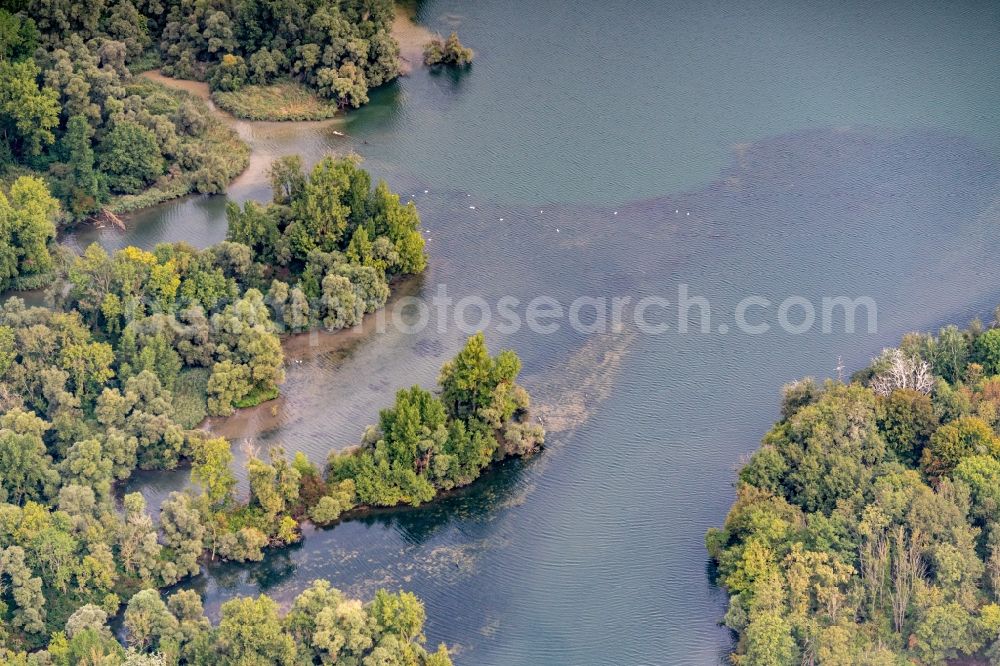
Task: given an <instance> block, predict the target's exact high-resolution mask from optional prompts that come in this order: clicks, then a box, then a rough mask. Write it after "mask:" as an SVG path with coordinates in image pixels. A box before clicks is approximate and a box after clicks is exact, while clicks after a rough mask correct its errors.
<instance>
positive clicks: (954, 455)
mask: <svg viewBox="0 0 1000 666" xmlns="http://www.w3.org/2000/svg"><path fill="white" fill-rule="evenodd" d="M982 454H987V455H993V456H1000V439H998V438H997V436H996V435H995V434H994V433H993V429H992V428H990V426H989V424H987V423H985V422H984V421H983V420H982V419H979V418H976V417H975V416H963V417H961V418H958V419H955V420H954V421H952V422H951V423H946V424H945V425H943V426H941V427H940V428H938V429H937V431H936V432H935V433H934V435H933V436H932V437H931V439H930V443H929V444H928V446H927V448H925V449H924V454H923V456H922V458H921V464H922V465H923V468H924V470H925V471H926V472H927V474H928V475H930V476H932V477H938V476H942V475H945V474H949V473H950V472H951V471H952V470H953V469H954V468H955V466H956V465H958V463H959V462H961V460H962V459H963V458H965V457H967V456H971V455H982Z"/></svg>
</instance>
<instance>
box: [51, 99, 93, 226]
mask: <svg viewBox="0 0 1000 666" xmlns="http://www.w3.org/2000/svg"><path fill="white" fill-rule="evenodd" d="M93 135H94V130H93V128H91V126H90V123H89V122H87V118H86V117H84V116H83V115H80V114H77V115H74V116H73V117H72V118H70V119H69V122H67V123H66V133H65V134H64V135H63V137H62V139H60V144H61V147H62V153H63V155H64V156H65V159H66V162H67V163H68V165H69V174H68V178H67V180H68V188H67V192H66V198H65V201H66V204H67V205H66V208H67V210H69V212H70V214H72V215H73V217H76V218H80V217H85V216H87V215H90V214H91V213H93V212H94V211H95V210H97V208H98V207H99V206H100V189H99V187H98V182H97V171H96V170H95V160H94V149H93V147H92V146H91V137H93Z"/></svg>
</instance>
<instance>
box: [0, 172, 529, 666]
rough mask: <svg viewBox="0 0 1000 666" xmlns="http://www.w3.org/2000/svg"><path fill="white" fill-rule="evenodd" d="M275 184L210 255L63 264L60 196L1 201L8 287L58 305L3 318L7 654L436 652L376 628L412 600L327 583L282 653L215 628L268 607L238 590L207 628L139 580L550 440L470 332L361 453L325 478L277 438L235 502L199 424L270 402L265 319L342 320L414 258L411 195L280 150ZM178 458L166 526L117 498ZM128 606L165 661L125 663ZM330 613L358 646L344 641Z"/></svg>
mask: <svg viewBox="0 0 1000 666" xmlns="http://www.w3.org/2000/svg"><path fill="white" fill-rule="evenodd" d="M272 178H273V186H274V193H275V195H274V201H273V202H272V203H270V204H268V205H266V206H262V205H259V204H255V203H248V204H246V205H244V206H243V207H237V206H235V205H232V206H230V208H229V218H230V219H229V223H230V227H229V237H230V240H227V241H224V242H222V243H219V244H218V245H215V246H213V247H209V248H207V249H204V250H197V249H195V248H192V247H190V246H187V245H185V244H183V243H178V244H165V245H159V246H157V247H156V248H154V249H153V250H152V251H145V250H141V249H138V248H134V247H128V248H125V249H122V250H119V251H116V252H114V253H113V254H109V253H107V252H106V251H105V250H104V249H102V248H101V247H100V246H98V245H92V246H90V247H89V248H87V250H86V251H85V252H84V253H83V254H82V256H74V255H72V254H71V253H69V252H68V251H67V250H66V249H64V248H60V247H58V246H57V245H55V244H54V243H53V241H52V236H53V233H52V232H53V229H54V226H53V219H54V218H55V217H56V216H57V215H58V208H59V204H58V202H57V201H56V200H55V199H53V198H52V197H51V196H50V195H49V194H48V192H47V190H46V188H45V185H44V183H43V182H42V181H40V180H39V179H37V178H34V177H31V176H23V177H21V178H19V179H18V180H16V181H15V183H14V185H13V186H12V187H11V189H10V193H9V196H5V197H4V198H2V199H0V220H3V221H4V223H5V224H6V226H7V230H8V233H9V234H10V235H9V237H8V240H9V245H8V246H7V247H5V251H6V255H4V257H2V260H3V263H0V265H2V266H4V267H5V269H6V271H7V278H8V282H7V283H6V286H11V285H15V284H18V282H17V280H18V279H19V278H31V277H32V276H35V275H46V276H47V278H46V279H47V280H49V281H51V282H52V288H51V289H50V290H49V296H50V298H51V299H52V307H27V306H26V305H25V304H24V303H23V302H22V301H21V300H20V299H18V298H16V297H14V298H10V299H9V300H8V301H7V302H6V303H5V304H4V305H3V307H2V308H0V621H2V627H3V628H4V630H3V631H2V632H0V663H31V664H39V665H41V664H50V663H58V664H62V663H83V662H80V661H79V655H81V654H85V653H86V654H90V651H92V650H98V651H102V652H100V654H107V655H109V656H108V657H107V658H108V660H109V661H106V662H104V661H99V662H93V663H108V664H117V663H119V661H115V660H116V659H119V657H120V658H121V659H126V658H129V659H133V661H130V662H129V663H136V664H139V663H163V664H174V663H189V664H209V663H220V664H257V663H260V664H265V663H268V664H269V663H300V662H298V661H295V659H299V658H300V657H299V656H294V655H300V656H302V658H307V659H308V661H309V663H314V660H320V662H322V661H323V660H326V661H330V660H331V659H332V660H333V661H338V663H339V662H340V661H343V663H359V664H371V665H375V664H383V663H406V664H418V665H419V664H441V663H447V662H446V661H443V659H444V657H443V656H441V655H438V656H433V655H425V654H424V653H423V652H422V650H423V648H422V647H420V646H419V644H418V643H416V642H414V639H415V638H416V637H417V636H418V634H419V630H418V629H416V628H415V627H416V626H417V625H415V624H413V623H412V622H410V624H408V625H407V626H408V627H409V628H408V629H407V630H405V631H403V630H399V631H396V630H395V629H391V628H388V629H387V628H386V626H388V625H386V624H385V622H386V620H384V619H379V617H380V614H381V613H382V612H383V611H381V610H377V609H378V608H379V604H387V605H388V607H389V608H390V609H392V610H391V611H390V610H386V611H385V612H388V613H390V614H391V613H397V612H399V613H401V612H404V611H406V608H408V607H409V606H412V605H413V604H412V603H410V601H406V600H405V599H403V597H399V596H394V595H389V596H385V597H383V598H382V601H381V602H380V601H379V598H376V601H375V602H373V605H371V606H368V607H363V606H362V605H361V604H360V603H358V602H353V601H350V600H345V599H343V598H342V597H341V596H340V595H339V594H337V593H335V592H323V594H322V595H320V596H322V597H323V598H324V599H326V601H324V602H323V603H326V604H327V605H329V606H330V608H331V609H332V610H330V611H329V612H328V613H327V614H326V615H325V616H324V614H323V612H320V611H321V610H322V608H323V606H322V604H320V605H319V606H316V608H317V609H318V610H317V614H316V616H315V619H316V621H317V622H319V618H321V617H326V619H325V620H324V622H327V623H328V624H329V625H330V626H325V627H324V628H323V629H322V632H321V633H322V635H323V636H324V637H323V638H322V639H317V638H315V637H312V634H310V633H309V632H310V631H312V630H307V629H302V628H301V627H300V626H299V621H298V620H293V619H290V618H294V617H296V616H295V615H294V614H292V613H290V614H289V615H288V616H286V617H285V618H284V619H283V620H281V621H280V622H278V621H275V623H274V624H273V627H275V628H276V629H275V632H276V633H275V634H274V636H273V641H276V643H274V644H272V643H271V642H270V641H271V638H269V639H268V643H267V645H266V646H263V645H261V646H258V647H254V648H253V650H257V651H256V652H253V651H252V650H251V651H249V652H247V653H246V654H248V655H251V656H247V657H246V658H245V659H244V657H242V656H236V657H234V656H233V655H234V654H235V655H241V654H243V653H240V652H232V650H234V649H235V648H233V647H232V643H231V641H233V640H237V639H236V638H233V637H231V636H229V634H228V633H227V632H228V631H230V630H232V631H234V632H236V633H237V634H240V635H241V636H243V638H242V639H241V640H248V641H249V640H250V638H249V636H248V635H246V634H247V632H248V631H249V629H247V627H253V626H255V625H256V624H257V620H255V619H253V618H254V616H253V615H252V613H257V612H260V613H265V612H266V613H268V614H270V615H268V617H270V616H271V615H273V614H274V613H275V612H276V611H275V610H274V609H273V604H271V602H269V601H267V600H257V601H254V602H252V603H251V602H250V601H246V600H239V601H238V602H231V605H229V606H227V609H231V612H232V613H233V618H235V619H231V620H229V621H227V612H228V611H224V613H223V621H222V624H220V626H219V627H218V628H217V629H209V628H208V627H207V625H205V623H204V622H203V620H202V619H201V613H200V609H197V608H195V606H194V605H193V602H192V600H191V599H189V598H187V597H181V598H180V600H178V601H173V600H171V601H170V602H168V604H167V609H168V610H169V613H166V612H162V611H163V608H162V607H161V605H162V602H158V601H157V600H158V599H159V597H158V596H157V595H155V594H151V593H149V592H142V590H144V589H146V590H154V589H156V588H159V587H164V586H169V585H172V584H174V583H176V582H178V581H179V580H181V579H183V578H185V577H187V576H190V575H194V574H197V573H198V572H199V571H200V562H201V561H202V560H203V559H204V558H225V559H231V560H238V561H243V560H259V559H261V558H262V557H263V549H264V548H266V547H268V546H280V545H283V544H288V543H291V542H294V541H296V540H298V539H299V538H300V536H299V524H300V521H302V520H311V521H312V522H314V523H317V524H321V525H328V524H332V523H334V522H335V521H337V520H338V519H339V518H340V517H341V516H342V514H343V513H344V512H347V511H352V510H363V509H364V508H365V507H370V506H395V505H397V504H409V505H417V504H420V503H423V502H426V501H428V500H430V499H432V498H433V497H434V496H435V494H436V493H437V492H439V491H441V490H447V489H450V488H455V487H458V486H462V485H466V484H468V483H470V482H472V481H473V480H474V479H476V478H477V477H478V476H479V475H480V473H481V472H482V470H483V469H485V468H486V467H487V466H488V465H489V464H490V463H491V462H492V461H494V460H499V459H502V458H504V457H507V456H511V455H525V454H528V453H531V452H533V451H534V450H536V449H537V448H538V447H539V446H541V444H542V441H543V437H544V435H543V432H542V430H541V428H540V427H539V426H537V425H535V424H532V423H530V421H529V420H528V407H529V402H528V397H527V394H526V392H525V391H524V390H523V389H522V388H521V387H519V386H518V385H517V384H516V379H517V375H518V373H519V371H520V361H519V360H518V358H517V356H516V355H515V354H513V353H512V352H501V353H500V354H499V355H497V356H496V357H491V356H490V354H489V353H488V351H487V349H486V345H485V341H484V339H483V337H482V335H476V336H473V337H472V338H470V339H469V341H468V343H467V344H466V346H465V347H464V349H463V350H462V351H461V352H460V353H459V354H458V355H457V356H456V357H455V359H454V360H453V361H451V362H449V363H448V364H446V365H445V366H444V367H443V368H442V371H441V376H440V380H439V383H440V389H441V392H440V396H438V395H435V394H432V393H431V392H429V391H426V390H424V389H422V388H419V387H413V388H410V389H407V390H405V391H400V393H399V394H398V395H397V397H396V402H395V404H394V405H393V406H391V407H389V408H387V409H386V410H384V411H383V412H382V414H381V416H380V419H379V424H378V425H377V426H372V427H370V428H369V429H368V430H367V431H366V432H365V434H364V436H363V438H362V439H361V443H360V445H358V446H356V447H353V448H349V449H347V450H346V451H339V450H338V451H334V453H332V454H331V456H330V459H329V461H328V462H327V464H326V465H325V466H324V467H323V468H320V467H317V466H316V465H315V464H313V463H312V462H310V461H309V460H307V459H306V458H305V456H303V455H301V454H299V455H295V456H293V457H292V459H291V460H289V459H288V457H287V456H286V454H285V451H284V450H282V449H281V448H275V449H272V450H271V451H268V452H267V456H266V457H267V460H264V459H261V458H259V457H257V455H251V457H250V459H249V461H248V463H247V472H248V479H249V489H250V492H249V497H247V498H238V497H236V495H235V485H236V483H235V476H234V475H233V471H232V469H231V464H232V453H231V451H230V443H229V442H228V441H226V440H225V439H222V438H213V437H211V435H210V434H209V433H208V432H206V431H205V430H201V429H197V428H196V426H197V425H198V424H199V423H200V422H201V421H202V420H203V418H204V417H205V415H206V414H226V413H229V412H231V411H232V410H233V409H234V408H237V407H242V406H248V405H253V404H256V403H258V402H260V401H262V400H266V399H268V398H271V397H273V396H274V395H275V394H276V393H277V390H278V386H279V385H280V384H281V382H282V381H283V378H284V358H283V354H282V347H281V342H280V338H279V333H280V332H281V331H288V332H295V331H302V330H307V329H310V328H313V327H318V326H323V327H325V328H328V329H337V328H342V327H345V326H351V325H353V324H355V323H357V322H359V321H360V320H361V318H362V317H363V316H364V314H365V313H367V312H371V311H373V310H374V309H376V308H379V307H381V306H382V305H383V304H384V303H385V302H386V299H387V297H388V295H389V281H390V280H391V279H393V278H394V277H396V276H400V275H405V274H411V273H415V272H419V271H421V270H423V268H424V266H425V265H426V257H425V254H424V244H423V239H422V236H421V233H420V229H419V224H420V219H419V216H418V214H417V212H416V209H415V208H414V206H413V204H412V203H410V204H407V205H403V204H401V203H400V201H399V197H398V196H397V195H395V194H393V193H391V192H390V191H389V189H388V187H387V186H386V185H385V184H384V183H379V184H378V185H376V186H374V187H372V184H371V180H370V177H369V175H368V174H367V172H365V171H364V170H363V169H361V168H359V166H358V164H357V161H356V160H354V159H352V158H340V159H333V158H328V159H325V160H322V161H321V162H319V163H318V164H317V165H316V166H315V167H314V168H313V169H312V170H311V171H310V172H309V173H308V174H306V173H305V172H304V171H303V169H302V167H301V164H300V162H299V160H298V159H297V158H286V159H284V160H281V161H279V162H277V163H276V164H275V165H274V167H273V169H272ZM182 464H190V466H191V479H192V482H193V488H192V490H190V491H188V492H183V493H173V494H171V495H170V496H169V497H168V498H167V499H166V500H165V501H164V502H163V504H162V506H161V507H160V521H159V526H158V527H156V526H154V522H153V520H152V518H151V517H150V515H149V514H148V512H147V506H146V503H145V501H144V499H143V497H142V496H141V495H140V494H138V493H134V494H129V495H125V496H124V498H121V509H120V510H119V509H118V508H116V500H115V496H114V488H115V486H116V484H118V483H120V482H122V481H124V480H126V479H128V478H129V477H130V476H131V475H132V474H133V472H134V471H135V470H136V469H170V468H175V467H177V466H179V465H182ZM136 594H139V595H143V596H140V597H138V598H139V600H138V601H137V600H136V596H135V595H136ZM317 594H318V593H317ZM129 598H132V601H129V602H128V610H126V616H125V626H126V628H127V629H128V636H129V641H130V645H131V647H133V648H135V649H136V650H138V651H139V652H140V653H143V655H146V656H148V655H151V654H153V653H154V652H155V653H157V655H155V656H153V657H151V658H152V659H154V660H156V659H158V660H159V661H141V660H140V661H135V659H139V658H140V657H136V656H135V655H133V656H131V657H126V656H123V653H121V651H120V650H119V648H116V647H115V646H114V645H113V644H112V643H111V642H109V640H108V636H107V631H106V629H104V619H105V618H106V617H107V616H109V615H114V614H116V613H117V612H118V611H119V610H120V608H121V606H122V604H123V603H124V602H125V601H126V600H127V599H129ZM406 599H409V597H407V598H406ZM303 603H305V602H303ZM309 603H313V602H312V601H309ZM316 603H319V602H316ZM413 603H415V602H413ZM153 607H155V608H153ZM150 608H153V610H150ZM134 609H145V610H143V611H142V612H141V613H140V611H139V610H135V612H134V613H132V614H131V615H130V611H132V610H134ZM406 612H410V611H406ZM143 613H146V614H149V613H152V616H148V615H145V614H143ZM130 617H131V618H132V620H130V619H129V618H130ZM150 617H152V619H149V618H150ZM171 617H172V618H173V619H170V618H171ZM185 622H192V623H193V625H192V626H193V627H194V628H199V627H200V629H199V630H198V631H197V632H196V631H194V629H193V628H192V630H191V631H190V632H189V631H186V630H184V629H183V627H184V626H185ZM241 623H243V624H241ZM334 625H335V626H336V627H338V629H337V631H343V632H348V633H349V634H350V635H352V636H355V634H356V636H355V637H354V638H351V639H350V640H347V639H344V640H347V642H346V643H344V642H343V641H342V640H341V639H340V638H336V636H334V635H332V634H331V633H330V632H333V631H334V629H333V628H331V627H333V626H334ZM81 627H85V628H87V629H92V631H81V630H80V628H81ZM317 631H319V630H317ZM150 632H152V633H150ZM250 633H252V632H250ZM196 634H197V635H196ZM149 636H154V638H149ZM198 636H201V637H200V638H199V637H198ZM165 637H166V638H165ZM167 639H169V640H167ZM165 640H167V642H164V641H165ZM171 641H173V642H171ZM352 641H353V642H352ZM47 645H48V650H47V651H45V650H42V651H39V650H40V649H42V648H45V646H47ZM274 645H279V646H283V647H280V652H278V653H272V652H269V650H271V649H278V648H274ZM324 646H325V647H324ZM247 649H248V650H250V648H247ZM310 650H312V651H313V652H310ZM323 650H328V651H330V652H329V653H323V652H322V651H323ZM338 650H339V651H340V652H338ZM29 653H30V654H29ZM112 653H113V654H112ZM274 654H280V655H284V656H281V657H275V656H273V655H274ZM324 654H326V656H323V655H324ZM330 654H335V655H339V656H337V657H330V656H329V655H330ZM74 655H75V656H74ZM171 655H173V656H171ZM253 655H256V656H253ZM288 655H293V656H294V659H293V657H288ZM303 655H304V656H303ZM310 655H312V656H310ZM405 655H410V656H405ZM414 655H416V656H414ZM421 655H423V656H421ZM286 657H287V659H288V660H285V659H286ZM142 658H145V657H142ZM4 659H6V660H7V661H6V662H3V660H4ZM393 659H396V660H398V661H393ZM435 659H437V661H434V660H435Z"/></svg>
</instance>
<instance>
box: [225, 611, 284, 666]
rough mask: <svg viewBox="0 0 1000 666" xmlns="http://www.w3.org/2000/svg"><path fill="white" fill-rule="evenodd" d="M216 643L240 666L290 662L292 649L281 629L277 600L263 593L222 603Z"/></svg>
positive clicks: (228, 657)
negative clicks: (252, 597)
mask: <svg viewBox="0 0 1000 666" xmlns="http://www.w3.org/2000/svg"><path fill="white" fill-rule="evenodd" d="M221 613H222V619H221V620H220V622H219V629H218V643H219V645H220V647H222V648H223V649H224V651H225V654H226V655H227V661H228V662H229V663H232V664H240V665H241V666H273V665H275V664H281V665H283V666H292V664H294V663H295V658H296V649H295V642H294V641H293V640H292V637H291V636H289V635H288V634H286V633H285V632H284V631H283V630H282V625H281V620H280V618H279V616H278V604H277V603H275V602H274V600H272V599H270V598H269V597H267V596H263V595H261V596H260V597H257V598H256V599H251V598H247V597H237V598H236V599H230V600H229V601H227V602H226V603H224V604H222V609H221Z"/></svg>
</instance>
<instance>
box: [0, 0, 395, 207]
mask: <svg viewBox="0 0 1000 666" xmlns="http://www.w3.org/2000/svg"><path fill="white" fill-rule="evenodd" d="M393 16H394V7H393V4H392V2H390V1H389V0H342V1H341V2H338V3H328V2H322V1H320V0H281V1H278V0H135V1H134V2H133V0H88V1H87V2H77V1H76V0H20V1H18V0H4V2H2V3H0V182H3V183H7V184H8V185H9V184H10V183H11V182H13V180H14V179H16V178H17V177H18V176H20V175H27V174H33V175H37V176H40V177H42V178H44V179H45V180H46V181H47V183H48V185H49V189H50V191H51V193H52V194H53V195H54V196H55V197H56V198H57V199H58V200H59V201H60V202H61V203H62V211H63V214H64V217H65V219H66V220H68V221H72V220H78V219H83V218H87V217H90V216H93V215H96V214H98V213H100V212H102V211H107V212H110V213H120V212H125V211H129V210H134V209H137V208H141V207H144V206H149V205H152V204H155V203H158V202H160V201H163V200H166V199H170V198H174V197H178V196H182V195H184V194H187V193H189V192H205V193H217V192H221V191H223V190H224V188H225V187H226V185H227V184H228V183H229V182H230V181H231V180H232V179H233V178H234V177H235V176H236V175H237V174H239V173H240V172H241V171H242V170H243V169H244V168H245V167H246V165H247V160H248V148H247V147H246V145H245V144H243V143H242V142H241V141H240V140H239V138H238V137H237V136H236V134H235V132H233V131H232V130H231V129H230V128H228V127H226V126H225V125H224V124H223V123H222V122H221V121H220V120H218V119H217V118H215V117H214V116H213V115H212V114H210V113H209V112H208V109H207V108H206V106H205V104H204V103H203V102H201V101H200V100H198V99H196V98H195V97H193V96H191V95H189V94H186V93H184V92H180V91H174V90H167V89H165V88H164V87H163V86H161V85H159V84H156V83H154V82H152V81H150V80H148V79H146V78H143V77H139V76H136V75H135V73H136V72H139V71H141V70H145V69H150V68H153V67H161V69H162V71H163V73H164V74H167V75H169V76H174V77H178V78H193V79H197V80H202V81H207V82H208V83H209V85H210V87H211V88H212V89H213V90H214V91H217V92H219V93H220V94H221V93H229V94H234V93H236V92H237V91H239V90H240V89H241V88H243V87H244V86H246V85H251V84H253V85H257V86H263V85H267V84H271V83H274V82H290V83H291V82H294V83H295V84H296V85H299V86H303V87H304V88H305V89H306V90H308V91H309V94H312V95H316V96H318V97H319V98H321V99H322V100H329V105H331V106H333V107H340V108H342V107H345V106H350V107H357V106H360V105H361V104H364V103H365V102H367V101H368V91H369V90H370V89H371V88H374V87H377V86H379V85H382V84H383V83H385V82H387V81H390V80H392V79H393V78H395V77H396V76H397V75H398V73H399V61H398V56H399V47H398V45H397V44H396V42H395V41H394V40H393V38H392V36H391V34H390V32H389V30H390V27H391V23H392V19H393ZM232 103H233V104H234V105H237V106H238V105H240V104H243V105H244V106H245V105H246V101H245V100H235V101H233V102H232ZM315 106H316V107H317V110H316V111H314V113H320V114H322V115H323V116H324V117H325V116H326V115H329V112H328V111H327V106H326V105H324V104H323V103H321V102H317V103H316V105H315Z"/></svg>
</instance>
